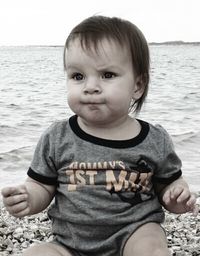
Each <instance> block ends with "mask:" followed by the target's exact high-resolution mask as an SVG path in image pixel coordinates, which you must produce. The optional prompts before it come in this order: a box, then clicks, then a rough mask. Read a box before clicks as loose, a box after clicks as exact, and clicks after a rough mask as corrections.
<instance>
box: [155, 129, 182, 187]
mask: <svg viewBox="0 0 200 256" xmlns="http://www.w3.org/2000/svg"><path fill="white" fill-rule="evenodd" d="M158 128H159V130H160V136H161V139H160V141H162V143H161V144H160V145H159V146H160V147H161V149H160V152H161V157H160V161H159V163H158V168H157V170H156V173H155V175H154V178H153V181H154V182H155V183H161V184H170V183H172V182H173V181H175V180H176V179H178V178H179V177H180V176H181V175H182V171H181V167H182V162H181V160H180V158H179V157H178V155H177V154H176V152H175V149H174V144H173V142H172V139H171V137H170V135H169V134H168V133H167V131H166V130H165V129H164V128H163V127H162V126H160V125H159V126H158Z"/></svg>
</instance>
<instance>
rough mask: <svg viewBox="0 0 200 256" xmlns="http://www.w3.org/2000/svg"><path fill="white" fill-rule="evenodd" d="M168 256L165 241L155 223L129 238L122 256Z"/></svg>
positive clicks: (160, 229) (141, 228) (162, 233)
mask: <svg viewBox="0 0 200 256" xmlns="http://www.w3.org/2000/svg"><path fill="white" fill-rule="evenodd" d="M133 255H134V256H149V255H151V256H170V255H171V254H170V252H169V249H168V248H167V239H166V236H165V233H164V231H163V229H162V228H161V227H160V225H159V224H157V223H147V224H145V225H143V226H141V227H140V228H138V229H137V230H136V231H135V233H133V235H132V236H131V237H130V238H129V240H128V241H127V243H126V245H125V247H124V253H123V256H133Z"/></svg>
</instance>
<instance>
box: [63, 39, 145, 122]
mask: <svg viewBox="0 0 200 256" xmlns="http://www.w3.org/2000/svg"><path fill="white" fill-rule="evenodd" d="M65 61H66V72H67V87H68V104H69V106H70V108H71V109H72V111H73V112H74V113H76V114H77V115H78V116H79V117H80V118H82V119H83V120H84V121H85V122H87V123H88V125H97V126H99V125H106V124H108V125H109V124H112V123H113V124H114V123H115V122H117V121H118V120H122V119H123V118H127V115H128V113H129V108H130V104H131V100H132V98H134V99H135V100H136V99H138V98H140V97H141V95H142V93H143V90H140V86H139V84H140V83H139V79H138V78H137V77H135V76H134V72H133V66H132V60H131V56H130V53H129V51H128V50H127V49H126V48H125V47H124V48H123V47H121V46H120V45H119V44H118V43H116V42H114V41H108V40H107V39H103V40H102V41H101V42H100V43H99V44H98V51H95V50H93V48H92V49H91V50H86V49H83V48H82V47H81V45H80V41H79V39H78V38H77V39H75V40H74V41H72V42H71V43H70V45H69V48H68V50H67V51H66V55H65Z"/></svg>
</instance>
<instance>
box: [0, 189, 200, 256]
mask: <svg viewBox="0 0 200 256" xmlns="http://www.w3.org/2000/svg"><path fill="white" fill-rule="evenodd" d="M197 202H198V203H199V202H200V193H199V194H198V201H197ZM163 227H164V229H165V231H166V236H167V239H168V246H169V249H170V251H171V255H173V256H197V255H200V213H199V214H198V216H196V217H195V216H193V215H192V214H191V213H185V214H182V215H179V214H178V215H177V214H172V213H168V212H166V219H165V222H164V224H163ZM52 239H53V235H52V233H51V221H50V220H49V219H48V217H47V210H45V211H43V212H41V213H38V214H36V215H32V216H27V217H24V218H21V219H17V218H15V217H13V216H11V215H9V213H8V212H7V211H6V210H5V208H4V207H2V206H0V255H1V256H8V255H16V256H19V255H21V253H22V251H23V250H24V249H26V248H27V247H29V246H30V245H32V244H37V243H41V242H49V241H51V240H52Z"/></svg>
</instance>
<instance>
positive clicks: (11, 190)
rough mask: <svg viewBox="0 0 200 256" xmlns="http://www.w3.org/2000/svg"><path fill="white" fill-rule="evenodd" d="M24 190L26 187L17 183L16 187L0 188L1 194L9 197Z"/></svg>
mask: <svg viewBox="0 0 200 256" xmlns="http://www.w3.org/2000/svg"><path fill="white" fill-rule="evenodd" d="M25 192H26V187H25V186H24V185H19V186H16V187H5V188H3V189H2V190H1V194H2V195H3V197H9V196H12V195H17V194H23V193H25Z"/></svg>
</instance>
